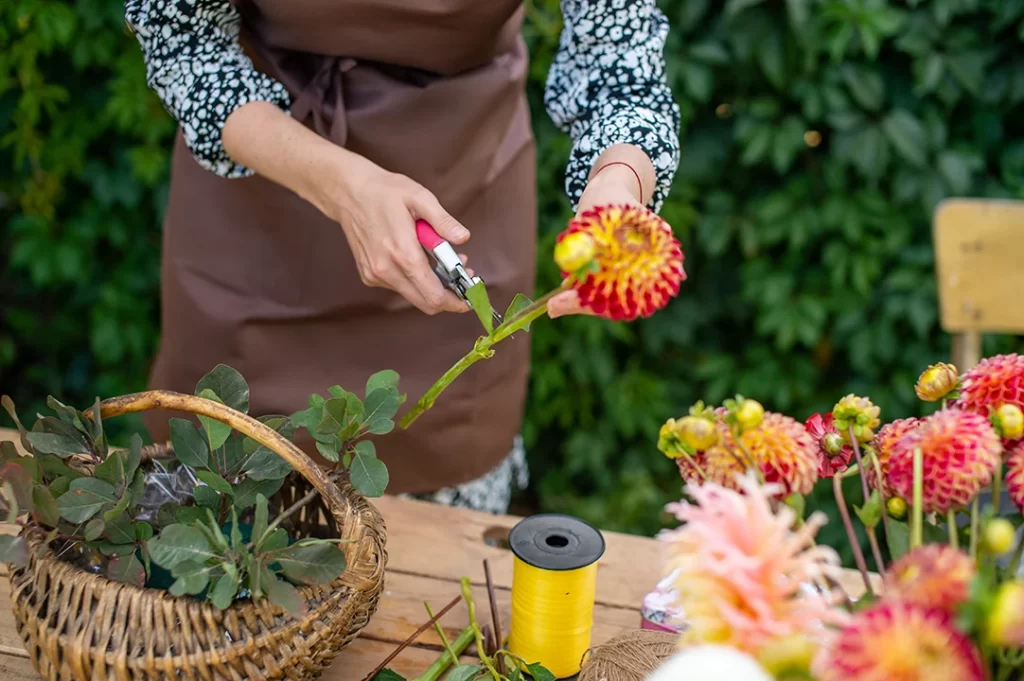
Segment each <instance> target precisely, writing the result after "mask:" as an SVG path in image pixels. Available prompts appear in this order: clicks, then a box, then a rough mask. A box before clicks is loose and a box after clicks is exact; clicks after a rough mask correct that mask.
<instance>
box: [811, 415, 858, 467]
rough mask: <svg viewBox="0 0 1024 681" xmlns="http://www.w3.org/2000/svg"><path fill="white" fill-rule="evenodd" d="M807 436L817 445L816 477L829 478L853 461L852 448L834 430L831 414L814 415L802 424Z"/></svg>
mask: <svg viewBox="0 0 1024 681" xmlns="http://www.w3.org/2000/svg"><path fill="white" fill-rule="evenodd" d="M804 427H805V428H806V429H807V434H808V435H810V436H811V438H813V439H814V442H815V443H816V444H817V449H816V450H815V453H816V454H817V457H818V477H819V478H831V477H832V476H834V475H835V474H836V473H841V472H843V471H845V470H846V467H847V466H849V465H850V461H851V460H852V459H853V447H851V446H850V445H848V444H846V441H845V440H844V439H843V436H842V434H841V433H840V432H839V431H838V430H837V429H836V427H835V424H834V422H833V418H832V414H814V415H812V416H811V417H810V418H808V419H807V422H806V423H805V424H804Z"/></svg>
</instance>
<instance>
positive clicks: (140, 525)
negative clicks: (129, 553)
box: [135, 521, 153, 541]
mask: <svg viewBox="0 0 1024 681" xmlns="http://www.w3.org/2000/svg"><path fill="white" fill-rule="evenodd" d="M135 538H136V539H138V540H139V541H149V540H150V539H152V538H153V526H152V525H150V524H149V523H147V522H145V521H140V522H137V523H135Z"/></svg>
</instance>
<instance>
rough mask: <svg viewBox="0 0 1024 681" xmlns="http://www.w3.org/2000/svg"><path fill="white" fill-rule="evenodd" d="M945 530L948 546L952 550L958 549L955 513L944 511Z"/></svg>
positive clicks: (958, 540) (958, 539) (958, 534)
mask: <svg viewBox="0 0 1024 681" xmlns="http://www.w3.org/2000/svg"><path fill="white" fill-rule="evenodd" d="M946 529H947V531H948V532H949V545H950V546H952V547H953V548H954V549H959V548H960V533H959V532H957V530H956V511H954V510H952V509H950V510H948V511H946Z"/></svg>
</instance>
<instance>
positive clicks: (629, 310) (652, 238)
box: [556, 206, 686, 321]
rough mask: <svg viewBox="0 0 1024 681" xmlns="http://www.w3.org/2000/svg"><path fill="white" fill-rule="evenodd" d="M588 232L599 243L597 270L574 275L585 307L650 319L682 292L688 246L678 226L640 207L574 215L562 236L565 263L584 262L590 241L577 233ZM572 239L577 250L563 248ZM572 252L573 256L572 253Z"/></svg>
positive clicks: (610, 314) (619, 318) (605, 313)
mask: <svg viewBox="0 0 1024 681" xmlns="http://www.w3.org/2000/svg"><path fill="white" fill-rule="evenodd" d="M579 233H584V234H586V235H587V236H589V237H590V239H591V240H592V242H593V254H592V259H591V260H590V262H589V263H588V264H592V265H593V268H592V270H591V271H586V272H583V273H578V272H576V271H567V270H563V273H562V275H563V276H564V277H568V276H573V280H572V287H573V288H574V289H575V290H576V291H577V293H578V294H579V297H580V303H581V304H582V305H583V307H584V308H586V309H589V310H591V311H592V312H594V313H596V314H598V315H600V316H602V317H605V318H607V319H612V320H615V321H630V320H633V319H636V318H637V317H650V316H651V315H652V314H654V312H656V311H657V310H660V309H661V308H663V307H665V305H667V304H668V301H669V300H671V299H672V298H674V297H675V296H676V295H678V294H679V285H680V284H681V283H682V282H683V281H684V280H685V279H686V272H685V271H684V270H683V249H682V247H681V246H680V245H679V241H678V240H677V239H676V238H675V236H674V235H673V234H672V228H671V227H669V225H668V223H666V222H665V221H664V220H662V219H661V218H660V217H659V216H658V215H657V214H656V213H654V212H652V211H650V210H648V209H647V208H642V207H639V206H606V207H600V208H595V209H594V210H589V211H586V212H584V213H583V214H582V215H580V216H578V217H576V218H574V219H573V220H572V221H571V222H570V223H569V227H568V228H567V229H566V230H565V231H564V232H562V233H561V234H560V235H559V236H558V243H559V245H556V250H559V249H561V250H560V259H561V260H562V261H563V263H570V262H571V263H572V264H578V263H579V262H580V260H581V258H582V256H581V255H580V254H581V253H584V252H586V254H587V255H590V253H589V249H590V245H589V244H588V243H583V240H582V239H579V238H578V237H575V236H573V235H575V234H579ZM567 239H571V240H573V241H579V243H578V244H573V248H568V247H560V244H561V243H562V242H563V241H565V240H567ZM570 256H572V257H570Z"/></svg>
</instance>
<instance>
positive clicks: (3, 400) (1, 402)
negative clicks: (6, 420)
mask: <svg viewBox="0 0 1024 681" xmlns="http://www.w3.org/2000/svg"><path fill="white" fill-rule="evenodd" d="M0 406H3V408H4V411H6V412H7V414H8V416H10V417H11V420H12V421H14V425H15V426H17V428H18V433H19V434H20V435H21V446H22V447H24V448H25V449H26V450H28V451H29V452H32V451H33V449H32V444H31V443H30V442H29V441H28V438H27V437H26V435H28V430H26V429H25V426H24V425H22V423H21V419H19V418H18V411H17V410H16V409H15V408H14V402H12V401H11V398H10V397H8V396H7V395H4V396H3V397H0Z"/></svg>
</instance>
